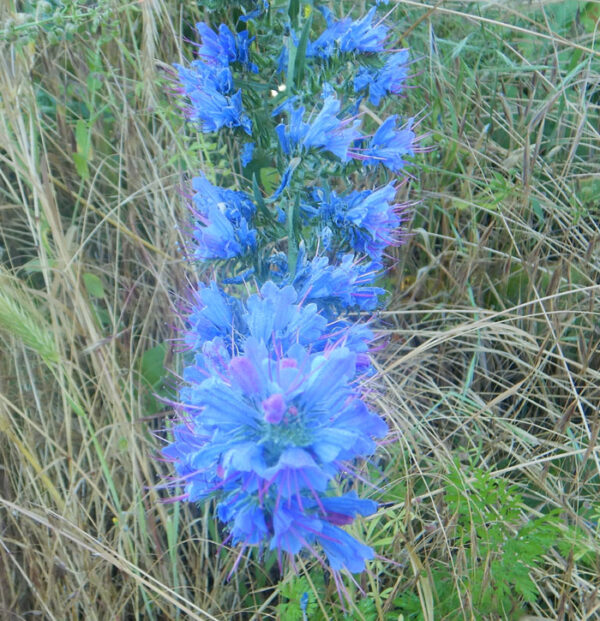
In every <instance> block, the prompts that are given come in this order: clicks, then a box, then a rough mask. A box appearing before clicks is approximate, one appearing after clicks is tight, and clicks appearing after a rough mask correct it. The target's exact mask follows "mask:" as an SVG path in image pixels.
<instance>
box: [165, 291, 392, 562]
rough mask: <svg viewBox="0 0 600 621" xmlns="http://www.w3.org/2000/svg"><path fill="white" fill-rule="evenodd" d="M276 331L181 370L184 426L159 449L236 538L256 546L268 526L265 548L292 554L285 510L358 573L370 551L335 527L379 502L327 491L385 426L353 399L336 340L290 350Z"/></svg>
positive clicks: (353, 369) (350, 362)
mask: <svg viewBox="0 0 600 621" xmlns="http://www.w3.org/2000/svg"><path fill="white" fill-rule="evenodd" d="M286 291H287V293H286ZM267 293H268V292H267ZM270 293H271V294H273V295H275V291H274V289H272V290H271V292H270ZM284 294H285V295H283V297H284V298H285V297H286V296H288V294H289V290H284ZM288 297H289V296H288ZM290 300H291V298H290ZM290 300H288V302H289V301H290ZM285 305H286V303H285V301H284V306H285ZM287 306H288V308H289V303H288V304H287ZM313 317H314V316H313ZM311 322H313V323H314V321H313V319H309V320H308V323H309V324H310V323H311ZM300 323H302V322H300ZM314 329H318V326H316V325H315V328H314ZM260 331H261V330H258V332H260ZM276 332H277V330H275V336H273V337H272V338H270V339H269V340H267V341H266V342H265V341H264V340H263V338H256V337H254V336H251V337H248V338H247V340H246V341H245V342H244V345H243V353H242V354H241V355H239V356H234V357H233V358H231V359H230V360H229V363H228V364H227V367H226V368H224V369H223V371H222V372H221V373H219V374H218V375H214V376H210V377H207V378H204V379H203V378H202V376H200V375H194V374H188V375H187V378H188V381H190V384H189V385H188V386H186V387H184V388H183V389H182V390H181V392H180V401H181V407H182V408H183V409H184V411H185V422H184V423H182V424H180V425H178V426H177V427H176V428H175V429H174V433H173V442H172V443H171V444H170V445H169V446H168V447H166V448H165V449H164V451H163V452H164V454H165V456H167V457H168V458H170V459H171V460H173V461H174V463H175V468H176V470H177V471H178V473H179V474H180V476H181V477H182V483H183V484H184V487H185V492H186V494H188V495H189V497H192V496H193V497H194V498H204V497H206V496H208V495H213V494H215V493H217V497H218V498H219V499H220V502H219V508H218V510H219V516H220V517H221V519H223V520H225V521H226V522H228V523H230V527H231V529H232V535H233V537H234V539H236V540H239V541H243V543H245V544H256V543H258V542H260V541H263V540H265V539H266V537H267V532H268V533H269V535H270V536H271V537H272V539H271V546H272V547H278V548H279V549H280V550H282V551H285V552H288V553H290V554H295V553H297V552H298V551H299V550H300V548H301V547H302V546H303V545H305V543H303V539H304V541H305V542H308V540H306V538H305V537H304V538H302V537H300V538H296V539H294V540H291V539H290V537H288V535H289V532H288V535H284V534H283V532H282V531H283V527H282V522H285V521H286V520H288V517H289V516H290V515H292V516H293V521H294V522H295V523H298V522H301V523H303V524H307V523H311V524H315V525H317V524H318V525H319V530H321V531H323V532H324V537H325V538H327V540H328V543H326V542H325V540H321V538H320V537H319V538H317V542H318V543H320V544H321V546H322V547H323V549H324V551H325V553H326V555H327V556H328V558H330V559H331V561H333V563H334V564H335V566H334V569H335V570H338V569H342V568H346V569H348V570H350V571H361V570H362V569H363V568H364V560H365V559H366V558H370V556H369V555H363V554H360V553H359V554H356V552H357V550H360V549H361V548H360V547H359V548H357V546H360V545H361V544H358V542H355V540H353V539H352V538H350V539H348V538H347V537H348V535H345V534H342V533H343V531H340V530H339V529H338V528H337V526H339V525H343V524H347V523H350V522H351V521H352V519H353V518H354V516H355V515H356V514H361V515H365V514H368V513H372V512H373V511H374V510H375V508H376V505H375V503H372V502H371V501H364V500H360V499H358V497H356V496H355V495H353V494H349V495H347V496H346V497H343V498H331V497H330V495H329V494H328V488H329V484H330V482H331V480H332V479H333V478H334V477H335V476H336V475H337V474H339V473H340V472H341V470H342V468H343V462H346V461H351V460H353V459H356V458H357V457H367V456H368V455H370V454H371V453H372V452H373V451H374V449H375V442H374V438H376V437H382V436H383V435H385V433H386V431H387V427H386V425H385V423H384V422H383V421H382V420H381V418H380V417H379V416H377V415H376V414H374V413H373V412H371V411H370V410H369V409H368V408H367V406H366V405H365V403H364V402H363V401H362V399H361V398H360V393H359V391H358V389H357V386H356V373H357V364H356V362H357V356H356V354H355V353H353V352H352V351H350V350H349V349H348V348H346V347H343V346H340V347H333V348H330V349H328V350H327V351H325V352H323V353H310V351H309V350H308V349H307V348H305V347H303V346H302V345H301V344H300V343H299V342H298V343H294V344H292V345H289V347H288V346H287V344H286V340H287V339H284V340H279V339H278V338H277V336H276ZM298 333H299V334H300V331H299V332H298ZM305 336H306V337H307V338H308V334H306V335H305ZM300 340H301V339H300ZM294 507H295V509H296V510H295V511H294V510H293V508H294ZM290 508H291V509H290ZM290 511H291V513H290ZM299 513H300V514H301V515H298V514H299ZM253 518H254V519H255V520H256V524H255V525H254V526H253V525H252V519H253ZM288 521H289V520H288ZM331 524H334V525H336V526H334V527H330V525H331ZM269 525H270V526H269ZM270 529H272V530H270ZM338 531H339V532H338ZM332 534H335V535H336V536H335V537H334V538H331V535H332ZM336 541H337V542H339V545H335V542H336ZM352 542H355V543H352ZM360 558H362V565H360V563H359V562H358V560H359V559H360ZM359 565H360V566H359ZM332 566H333V565H332Z"/></svg>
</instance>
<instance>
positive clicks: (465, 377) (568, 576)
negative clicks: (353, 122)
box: [0, 0, 600, 620]
mask: <svg viewBox="0 0 600 621" xmlns="http://www.w3.org/2000/svg"><path fill="white" fill-rule="evenodd" d="M105 4H106V6H107V7H109V8H110V7H111V6H112V7H113V8H114V9H116V11H113V12H112V15H113V16H114V17H113V18H110V17H108V14H109V13H110V11H108V13H107V14H106V15H104V14H103V19H104V21H103V25H102V27H101V29H100V30H99V31H98V32H97V33H96V34H93V35H92V34H90V33H88V32H87V30H89V29H90V27H91V23H92V20H93V16H94V11H97V12H99V11H100V9H89V10H87V9H86V10H85V11H84V10H83V9H82V11H81V16H80V20H81V24H82V25H81V27H80V28H79V30H78V31H75V32H74V33H73V34H72V39H71V40H70V41H63V42H58V43H52V44H51V43H50V42H49V41H48V36H47V34H43V33H38V35H37V37H36V42H35V45H17V44H16V43H14V42H12V43H11V42H0V54H1V57H0V94H1V95H0V98H1V99H0V225H1V227H0V228H1V231H0V232H1V236H0V244H1V245H2V247H3V248H4V251H3V254H2V257H1V260H2V271H1V272H0V339H1V341H2V349H3V352H4V355H3V356H2V357H1V358H0V391H1V393H0V464H2V465H1V466H0V617H2V618H6V619H21V618H27V617H28V616H31V615H33V614H37V615H40V616H41V617H42V618H48V619H57V620H62V619H83V618H85V619H130V618H131V619H134V618H136V619H137V618H140V619H176V618H181V619H183V618H185V619H188V618H189V619H206V618H217V619H232V618H240V619H250V618H255V619H268V618H276V616H277V611H276V605H277V604H278V603H279V589H280V586H277V583H276V582H275V578H276V571H274V570H273V568H271V567H265V566H264V565H263V566H262V567H261V564H260V563H257V558H256V556H254V555H253V556H251V557H249V558H248V559H247V561H244V562H243V563H242V567H241V569H240V571H238V573H237V574H236V576H235V577H234V578H233V579H232V580H231V581H229V582H228V581H227V580H226V576H227V574H228V572H229V570H230V568H231V565H232V562H233V560H234V559H235V555H234V554H232V553H229V552H228V550H227V549H224V548H223V547H222V546H220V545H219V541H220V536H221V532H220V530H219V526H218V524H217V522H216V520H215V518H214V516H213V515H212V512H211V507H210V506H206V507H204V508H202V509H198V508H195V507H190V506H187V505H177V504H173V505H171V504H167V505H166V504H161V502H160V497H161V495H162V492H161V490H160V489H159V488H157V487H156V484H158V483H160V482H161V481H163V480H164V478H165V476H167V475H168V474H169V469H168V467H167V466H165V465H163V464H162V463H161V462H160V461H158V460H157V459H156V456H157V452H158V449H159V447H160V442H159V441H158V440H157V439H156V438H155V437H153V432H154V431H156V430H158V429H161V428H163V427H164V425H165V417H166V416H168V414H169V411H168V408H163V406H162V405H161V404H160V402H158V401H156V400H155V399H154V398H153V396H152V395H153V393H154V392H155V391H158V392H162V393H163V394H168V393H169V390H172V383H173V380H172V379H170V378H169V376H168V374H167V372H166V371H165V370H164V369H170V370H173V371H175V372H176V371H177V365H178V360H177V356H176V355H175V354H174V353H173V352H172V350H171V348H170V345H171V343H172V339H174V338H175V337H176V334H177V328H178V327H179V322H180V318H179V315H178V309H179V308H180V307H181V302H182V300H181V298H182V296H184V295H185V293H184V292H185V289H186V283H187V282H188V280H191V279H193V278H194V277H195V276H194V274H193V273H192V272H191V271H190V267H189V266H188V265H186V264H185V263H184V262H182V261H181V260H180V259H179V255H178V251H177V248H178V244H179V243H181V241H182V240H181V235H180V232H179V228H178V224H179V223H180V222H181V221H182V220H183V218H184V213H183V205H182V201H180V200H179V191H180V184H181V174H182V171H185V170H191V171H193V170H195V169H197V168H199V167H200V166H202V162H203V157H204V156H203V148H204V146H203V145H202V144H199V145H198V144H195V143H194V149H192V150H190V148H189V146H190V143H189V142H188V141H187V140H186V139H185V138H184V132H183V126H182V122H181V121H180V120H179V118H178V116H177V113H176V111H174V110H173V109H172V104H171V103H170V102H169V101H168V99H167V98H166V97H165V94H164V90H165V81H164V73H163V70H162V67H163V65H162V63H163V62H164V63H170V62H173V61H176V60H178V59H179V58H181V55H182V50H181V48H180V45H181V33H182V29H184V28H187V27H188V25H189V24H190V23H193V21H194V20H195V19H199V18H200V15H199V11H198V10H197V9H193V8H185V11H184V9H183V8H181V7H180V6H179V3H174V2H168V1H167V0H151V1H150V0H144V2H141V3H138V2H135V3H133V2H132V3H130V4H121V3H114V4H111V2H107V3H105ZM554 4H555V3H545V4H544V5H543V6H542V5H540V4H539V3H538V5H535V6H533V5H532V6H531V7H529V6H528V7H526V9H527V11H528V13H527V14H526V15H525V14H524V11H525V8H523V7H522V6H521V5H520V4H518V3H511V4H509V5H507V6H503V5H500V4H499V5H496V6H494V5H493V4H489V3H488V4H486V5H484V4H481V3H480V4H478V5H476V4H475V3H468V4H467V3H463V2H441V3H438V5H437V8H436V9H429V10H428V9H427V8H426V5H425V3H418V2H405V3H402V5H401V6H400V7H399V8H398V9H397V13H396V15H397V16H398V19H399V21H400V23H401V24H402V25H403V26H405V28H404V30H405V31H409V30H411V32H410V34H408V36H407V39H406V41H405V43H406V44H408V45H410V46H411V47H413V48H415V49H416V50H417V52H418V53H420V54H422V55H423V58H422V60H421V62H420V64H419V70H420V74H419V75H418V76H417V77H416V78H415V83H418V85H419V89H418V90H414V91H411V92H410V97H411V100H412V101H413V102H414V101H416V102H419V101H420V102H421V105H422V106H423V109H424V110H425V111H426V112H427V116H426V119H425V121H424V123H423V125H424V127H425V128H426V129H429V130H430V131H431V134H432V138H431V142H432V143H434V144H436V145H437V149H436V151H434V152H432V153H431V154H429V155H427V156H423V158H422V160H421V162H420V167H419V169H416V172H415V174H416V176H417V178H416V179H415V181H414V183H412V188H411V192H412V196H413V197H415V198H418V199H420V200H421V202H420V204H419V205H418V207H417V209H416V215H415V219H414V222H413V234H412V236H411V237H410V239H409V242H408V243H407V245H406V246H404V247H403V248H402V249H401V251H400V253H399V262H398V264H397V265H396V267H395V268H394V270H393V271H392V272H391V273H390V274H389V277H388V280H387V284H388V285H389V286H390V287H392V288H393V289H394V290H395V293H394V296H393V303H392V304H391V305H390V307H389V310H388V311H387V312H385V313H383V314H382V315H383V319H384V326H385V330H386V331H387V332H388V335H389V340H390V345H389V347H388V348H387V350H386V351H385V353H384V354H383V355H382V356H381V358H380V360H379V364H380V366H381V371H382V374H381V381H382V382H383V385H384V386H385V388H386V391H385V394H384V395H383V396H381V398H380V400H379V401H380V406H381V407H383V408H384V409H385V411H386V413H387V415H388V419H389V421H390V424H391V426H392V427H394V428H395V429H396V430H397V432H398V438H399V439H398V442H396V443H393V444H389V445H387V446H386V447H383V448H382V450H381V455H380V457H379V458H378V461H377V463H376V464H374V467H375V466H377V468H378V469H379V471H380V473H381V479H380V481H379V484H380V486H381V491H380V492H379V493H380V495H381V498H382V500H383V501H384V504H383V506H382V509H381V511H380V512H379V513H378V514H377V515H376V516H374V517H373V518H372V519H370V520H368V521H366V522H365V528H366V531H367V533H368V537H369V540H370V542H371V543H372V544H373V545H375V546H376V548H377V551H378V552H379V553H381V554H382V555H383V556H386V557H388V558H390V559H392V561H393V562H391V563H386V562H376V563H373V566H372V568H371V571H370V572H369V574H366V575H365V576H363V577H362V578H361V579H362V586H363V588H364V589H365V590H366V591H367V593H368V594H369V597H370V598H371V599H372V600H373V602H374V606H375V610H376V613H375V614H376V616H375V617H372V618H385V616H384V615H385V614H386V613H387V612H391V611H393V610H394V599H395V598H397V597H399V596H401V595H402V594H405V595H406V594H408V593H414V595H415V597H416V598H418V601H419V607H420V610H421V612H420V613H419V614H420V617H419V616H418V615H417V616H414V617H409V616H408V615H407V616H406V618H423V619H426V620H429V619H434V618H435V619H438V618H447V619H453V618H456V619H460V618H466V619H470V618H475V619H477V618H481V617H480V616H478V613H477V612H476V611H475V612H473V607H474V604H473V602H472V601H469V597H468V592H469V588H468V587H469V580H472V579H473V575H474V574H470V573H469V572H470V571H471V570H470V569H469V567H471V565H469V562H470V561H469V558H470V557H473V558H475V557H476V556H477V554H478V550H477V544H476V543H473V542H472V544H471V545H470V546H469V545H466V540H465V539H464V538H462V539H461V538H460V537H459V536H458V535H457V530H456V515H454V514H453V512H452V511H451V510H450V508H449V504H448V502H447V495H448V489H449V487H448V486H449V481H451V477H450V473H451V472H453V471H455V470H456V469H458V470H459V471H461V472H462V481H463V486H464V490H465V492H464V494H465V497H467V496H468V495H469V494H470V492H468V491H467V490H469V489H471V490H472V489H473V488H472V484H473V482H474V481H477V479H478V477H479V478H480V477H481V473H482V472H487V473H490V474H491V475H492V477H493V478H494V479H495V480H498V481H507V482H510V483H511V484H514V485H516V486H517V489H518V490H519V492H520V494H521V495H522V499H523V502H522V506H521V508H520V511H521V516H520V519H519V521H518V522H515V523H511V524H509V525H508V527H509V529H512V530H513V531H515V532H516V530H517V529H518V528H519V527H520V525H521V524H522V523H525V522H526V521H528V520H532V519H535V518H536V517H538V516H540V515H544V514H546V513H547V512H548V511H550V510H552V509H558V510H560V513H559V515H560V521H561V523H562V524H563V525H564V529H563V532H564V535H565V540H568V538H569V537H575V539H576V540H575V541H573V545H572V551H571V553H568V552H567V553H565V551H564V549H563V550H559V549H555V548H553V549H551V550H549V551H547V553H545V554H544V562H543V563H541V564H540V565H539V566H536V568H534V570H533V574H532V575H533V577H534V580H535V582H536V583H537V584H538V586H539V596H538V597H537V599H536V601H535V602H534V603H533V604H532V605H531V606H528V607H525V606H524V607H523V609H522V610H514V611H512V612H510V614H511V615H513V617H514V618H523V619H525V618H526V617H525V616H524V615H526V614H529V615H534V616H535V615H537V616H538V617H541V618H560V619H594V618H597V616H598V615H599V614H600V598H599V595H598V590H599V589H600V582H599V580H598V575H600V567H599V566H598V561H597V559H598V552H599V549H598V548H599V539H598V532H599V531H598V526H597V524H596V523H595V522H597V521H598V517H597V516H598V515H599V514H600V503H599V501H598V497H599V496H598V476H599V474H600V454H599V451H598V443H597V438H598V432H599V429H600V419H599V418H598V413H599V410H600V370H599V367H600V354H599V351H600V347H599V343H600V329H599V328H598V326H599V325H600V321H599V316H600V226H599V224H598V222H599V218H600V211H599V209H598V204H597V198H596V197H597V195H598V191H600V186H599V183H598V173H599V172H600V170H599V167H598V164H599V162H600V158H599V149H600V147H599V145H600V142H599V141H598V137H599V136H598V118H599V115H598V103H599V102H598V92H599V89H600V86H599V80H600V73H599V72H598V68H599V67H600V61H599V60H598V56H600V52H598V51H597V50H598V49H599V48H598V46H597V44H596V42H595V35H594V33H593V32H589V31H588V30H585V28H583V27H580V26H578V25H577V24H573V26H572V31H571V30H564V29H563V32H562V34H561V33H560V32H559V31H558V29H556V28H555V22H553V21H552V20H553V19H554V17H553V16H555V14H554V13H551V11H552V10H553V9H554V8H556V7H555V6H554ZM14 13H15V11H14V7H12V8H11V7H10V6H9V7H5V8H4V9H2V8H0V20H1V19H3V18H6V17H7V16H9V17H11V18H15V15H14ZM457 13H460V14H462V15H457ZM465 15H466V16H468V19H465ZM17 18H18V16H17ZM17 22H18V19H17ZM417 22H418V23H417ZM412 26H414V28H412ZM554 30H556V32H555V31H554ZM536 33H539V34H536ZM567 35H568V36H567ZM412 107H413V108H414V107H415V104H414V103H413V104H412ZM74 153H75V154H76V157H75V158H74V157H73V154H74ZM77 154H78V155H79V156H80V157H79V158H78V157H77ZM160 346H166V347H164V350H163V349H160ZM162 351H164V352H166V358H165V359H164V360H163V359H162V354H161V352H162ZM148 352H152V353H150V354H148ZM157 353H158V359H157V358H156V357H155V355H156V354H157ZM157 360H158V362H157ZM163 384H164V386H163ZM498 511H499V512H500V513H499V514H500V515H502V507H499V508H498ZM594 516H596V517H594ZM574 533H575V534H574ZM441 568H445V571H446V574H447V577H448V581H449V582H450V583H451V584H454V588H455V590H456V591H457V592H460V593H461V595H462V598H461V602H460V608H459V609H457V610H456V611H454V613H452V614H453V615H454V616H452V615H451V614H450V613H446V616H442V615H441V613H440V612H439V611H440V610H441V608H440V606H441V604H440V596H439V593H438V591H439V590H440V581H439V576H440V575H441V573H440V572H441ZM310 569H311V568H307V569H306V571H304V572H303V573H304V575H306V576H308V578H311V577H313V576H314V573H313V571H312V570H310ZM313 569H314V568H313ZM309 570H310V571H309ZM469 576H471V578H470V577H469ZM311 579H312V578H311ZM290 580H293V576H292V575H291V574H290V575H286V576H285V578H284V580H283V583H284V584H285V583H286V582H288V581H290ZM436 581H437V582H436ZM330 587H331V585H329V586H322V585H321V586H319V585H315V587H314V590H315V591H316V592H317V595H318V597H317V599H318V602H317V604H318V608H319V609H320V610H321V613H322V614H323V616H324V617H325V618H328V617H331V618H334V616H337V617H338V618H340V617H339V613H337V612H336V610H338V608H337V606H336V605H335V604H334V603H333V602H334V593H335V591H334V590H333V589H332V588H330ZM490 588H492V584H491V583H490ZM465 593H467V595H465ZM315 614H317V613H315ZM354 614H355V617H354V618H357V619H360V618H365V617H364V616H363V615H362V614H360V613H359V612H357V611H355V612H354ZM399 614H400V612H399V611H396V613H395V617H394V618H398V616H399ZM211 615H212V616H211ZM513 617H510V616H509V612H507V611H500V610H499V611H497V615H496V616H494V615H490V616H486V617H485V618H490V619H492V618H498V619H500V618H513ZM315 618H317V617H315Z"/></svg>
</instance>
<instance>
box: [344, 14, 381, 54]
mask: <svg viewBox="0 0 600 621" xmlns="http://www.w3.org/2000/svg"><path fill="white" fill-rule="evenodd" d="M375 11H376V8H375V7H373V8H372V9H371V10H370V11H369V12H368V13H367V14H366V15H365V16H364V17H363V18H362V19H360V20H358V21H355V22H352V23H351V24H350V26H349V28H348V29H347V30H346V31H345V32H344V34H343V35H342V37H341V39H340V44H339V45H340V50H341V51H342V52H376V53H378V52H383V45H384V43H385V40H386V38H387V33H388V28H387V26H385V25H384V24H377V25H375V26H373V16H374V15H375Z"/></svg>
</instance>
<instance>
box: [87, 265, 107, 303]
mask: <svg viewBox="0 0 600 621" xmlns="http://www.w3.org/2000/svg"><path fill="white" fill-rule="evenodd" d="M83 284H84V286H85V290H86V291H87V292H88V294H89V295H90V296H91V297H93V298H98V299H102V298H103V297H104V295H105V293H104V285H103V284H102V281H101V280H100V278H98V276H96V274H92V273H90V272H85V273H84V274H83Z"/></svg>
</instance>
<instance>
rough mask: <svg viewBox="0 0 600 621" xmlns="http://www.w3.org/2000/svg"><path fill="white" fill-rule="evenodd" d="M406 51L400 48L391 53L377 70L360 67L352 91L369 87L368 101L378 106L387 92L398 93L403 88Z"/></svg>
mask: <svg viewBox="0 0 600 621" xmlns="http://www.w3.org/2000/svg"><path fill="white" fill-rule="evenodd" d="M407 65H408V51H407V50H400V51H399V52H395V53H393V54H391V55H390V56H389V57H388V59H387V60H386V61H385V64H384V65H383V67H382V68H381V69H379V70H373V69H369V68H367V67H361V68H360V69H359V71H358V73H357V75H356V77H355V78H354V92H355V93H359V92H361V91H363V90H365V89H367V88H368V89H369V101H370V102H371V103H372V104H373V105H374V106H378V105H379V103H380V101H381V99H382V98H383V97H385V96H386V95H387V94H388V93H392V94H394V95H398V94H399V93H401V92H402V89H403V88H404V82H405V80H406V68H407Z"/></svg>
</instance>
